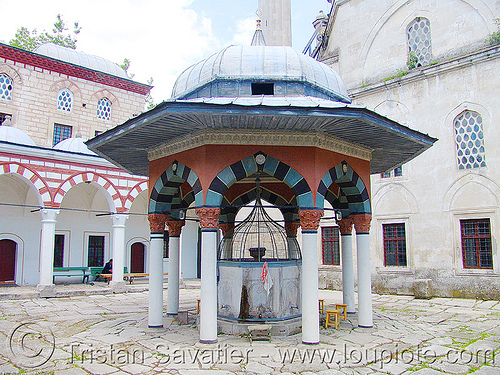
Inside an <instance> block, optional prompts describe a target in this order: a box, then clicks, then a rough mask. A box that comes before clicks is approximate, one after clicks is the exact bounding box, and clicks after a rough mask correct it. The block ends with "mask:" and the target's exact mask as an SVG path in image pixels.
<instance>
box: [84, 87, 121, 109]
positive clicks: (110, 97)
mask: <svg viewBox="0 0 500 375" xmlns="http://www.w3.org/2000/svg"><path fill="white" fill-rule="evenodd" d="M102 98H106V99H108V100H109V101H110V102H111V104H113V105H119V102H118V97H117V96H116V95H115V94H113V93H112V92H111V91H109V90H108V89H104V90H100V91H96V92H95V93H93V94H92V96H91V97H90V101H91V102H92V103H96V105H97V101H98V100H99V99H102Z"/></svg>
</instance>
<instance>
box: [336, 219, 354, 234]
mask: <svg viewBox="0 0 500 375" xmlns="http://www.w3.org/2000/svg"><path fill="white" fill-rule="evenodd" d="M337 224H338V225H339V227H340V233H341V234H352V224H353V223H352V220H351V219H342V220H340V221H338V222H337Z"/></svg>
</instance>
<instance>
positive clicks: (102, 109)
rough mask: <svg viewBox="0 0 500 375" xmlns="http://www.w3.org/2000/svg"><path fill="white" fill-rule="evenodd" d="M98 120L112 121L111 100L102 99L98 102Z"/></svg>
mask: <svg viewBox="0 0 500 375" xmlns="http://www.w3.org/2000/svg"><path fill="white" fill-rule="evenodd" d="M97 118H100V119H103V120H109V119H111V102H110V101H109V99H107V98H102V99H99V101H98V102H97Z"/></svg>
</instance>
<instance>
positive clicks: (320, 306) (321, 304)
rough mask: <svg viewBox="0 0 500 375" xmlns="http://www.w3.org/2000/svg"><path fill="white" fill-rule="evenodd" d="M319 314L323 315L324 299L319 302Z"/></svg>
mask: <svg viewBox="0 0 500 375" xmlns="http://www.w3.org/2000/svg"><path fill="white" fill-rule="evenodd" d="M319 312H320V313H321V314H324V313H325V300H324V299H320V300H319Z"/></svg>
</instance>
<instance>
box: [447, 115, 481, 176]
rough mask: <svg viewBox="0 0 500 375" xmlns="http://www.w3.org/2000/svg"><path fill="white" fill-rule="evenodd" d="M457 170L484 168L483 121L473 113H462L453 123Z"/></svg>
mask: <svg viewBox="0 0 500 375" xmlns="http://www.w3.org/2000/svg"><path fill="white" fill-rule="evenodd" d="M454 128H455V142H456V148H457V162H458V169H473V168H479V167H486V161H485V157H484V156H485V155H484V134H483V119H482V117H481V115H480V114H479V113H477V112H474V111H464V112H462V113H461V114H459V115H458V116H457V117H456V118H455V121H454Z"/></svg>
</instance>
